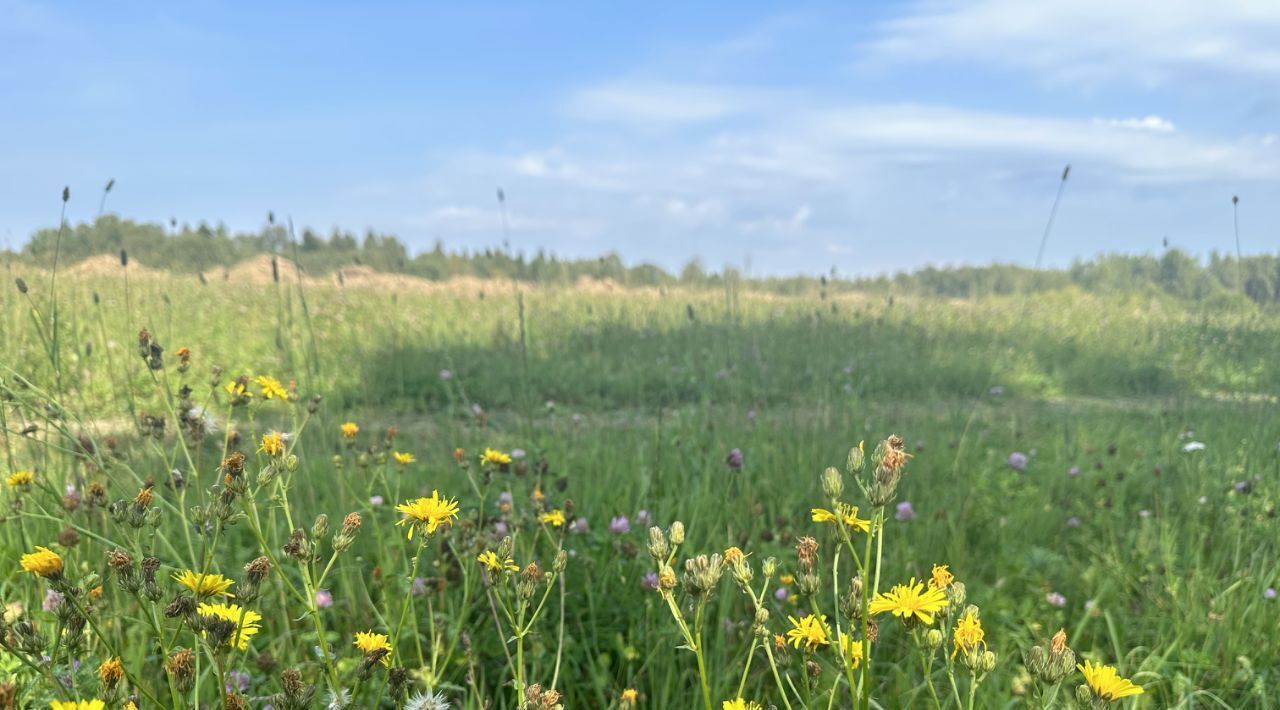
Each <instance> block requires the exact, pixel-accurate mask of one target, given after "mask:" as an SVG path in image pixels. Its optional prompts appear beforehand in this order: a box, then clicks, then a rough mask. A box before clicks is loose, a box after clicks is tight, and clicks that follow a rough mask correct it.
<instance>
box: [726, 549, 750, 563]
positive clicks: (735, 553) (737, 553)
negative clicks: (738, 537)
mask: <svg viewBox="0 0 1280 710" xmlns="http://www.w3.org/2000/svg"><path fill="white" fill-rule="evenodd" d="M749 556H750V555H747V554H746V553H744V552H743V551H742V548H740V547H737V546H735V547H730V548H729V549H727V550H725V551H724V563H725V564H727V565H736V564H738V563H739V562H741V561H743V560H745V559H747V557H749Z"/></svg>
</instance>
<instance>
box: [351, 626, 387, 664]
mask: <svg viewBox="0 0 1280 710" xmlns="http://www.w3.org/2000/svg"><path fill="white" fill-rule="evenodd" d="M355 647H356V648H358V649H360V652H361V653H363V654H364V655H366V656H368V655H370V654H373V653H377V652H379V651H386V653H384V654H383V655H382V661H381V662H382V665H384V666H390V665H391V642H390V641H389V640H388V639H387V635H386V634H375V633H373V632H372V631H358V632H356V641H355Z"/></svg>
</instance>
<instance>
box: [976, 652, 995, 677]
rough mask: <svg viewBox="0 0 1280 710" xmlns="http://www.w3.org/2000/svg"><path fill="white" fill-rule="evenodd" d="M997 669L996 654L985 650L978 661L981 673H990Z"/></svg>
mask: <svg viewBox="0 0 1280 710" xmlns="http://www.w3.org/2000/svg"><path fill="white" fill-rule="evenodd" d="M995 669H996V654H995V653H994V652H992V651H983V652H982V656H981V657H980V659H979V661H978V672H979V673H990V672H991V671H993V670H995Z"/></svg>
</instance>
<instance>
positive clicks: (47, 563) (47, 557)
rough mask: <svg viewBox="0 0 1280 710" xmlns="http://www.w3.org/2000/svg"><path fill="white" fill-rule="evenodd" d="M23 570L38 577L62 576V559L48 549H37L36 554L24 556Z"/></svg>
mask: <svg viewBox="0 0 1280 710" xmlns="http://www.w3.org/2000/svg"><path fill="white" fill-rule="evenodd" d="M19 562H20V563H21V564H22V569H24V570H26V571H28V572H30V573H31V574H34V575H35V576H37V577H44V578H46V579H48V578H49V577H57V576H58V575H60V574H62V558H61V557H59V556H58V553H56V552H54V551H53V550H50V549H49V548H47V547H37V548H36V551H35V552H30V553H27V554H25V555H23V556H22V559H20V560H19Z"/></svg>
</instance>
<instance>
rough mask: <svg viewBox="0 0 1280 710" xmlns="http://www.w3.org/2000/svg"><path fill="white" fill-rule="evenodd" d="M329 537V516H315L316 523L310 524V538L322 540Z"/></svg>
mask: <svg viewBox="0 0 1280 710" xmlns="http://www.w3.org/2000/svg"><path fill="white" fill-rule="evenodd" d="M328 535H329V516H328V515H326V514H324V513H321V514H319V515H317V516H316V521H315V522H314V523H312V524H311V537H314V538H315V539H317V540H323V539H324V538H326V537H328Z"/></svg>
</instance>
